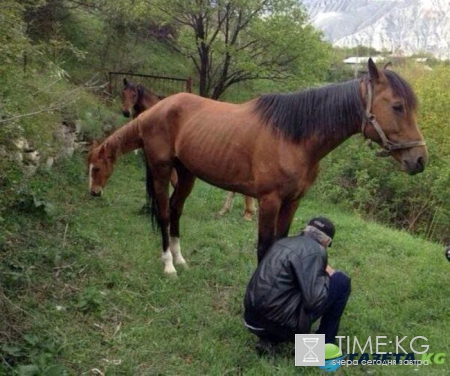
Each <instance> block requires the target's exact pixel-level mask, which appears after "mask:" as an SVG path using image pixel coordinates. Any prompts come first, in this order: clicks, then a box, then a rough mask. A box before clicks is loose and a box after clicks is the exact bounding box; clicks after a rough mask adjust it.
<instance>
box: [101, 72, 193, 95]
mask: <svg viewBox="0 0 450 376" xmlns="http://www.w3.org/2000/svg"><path fill="white" fill-rule="evenodd" d="M124 78H127V79H128V80H129V81H133V82H134V83H136V84H141V85H144V86H145V87H146V88H148V89H150V90H151V91H153V92H154V93H155V94H157V95H164V96H168V95H172V94H176V93H179V92H181V91H185V92H188V93H191V92H192V78H191V77H187V78H181V77H169V76H158V75H151V74H136V73H129V72H128V73H127V72H109V87H108V89H109V94H110V95H111V96H117V95H119V93H120V90H121V89H122V87H123V79H124Z"/></svg>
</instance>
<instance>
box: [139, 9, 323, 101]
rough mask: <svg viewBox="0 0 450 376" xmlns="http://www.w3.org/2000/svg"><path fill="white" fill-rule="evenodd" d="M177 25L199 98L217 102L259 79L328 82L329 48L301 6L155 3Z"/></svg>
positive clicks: (174, 44) (176, 46) (179, 47)
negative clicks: (240, 85) (195, 76)
mask: <svg viewBox="0 0 450 376" xmlns="http://www.w3.org/2000/svg"><path fill="white" fill-rule="evenodd" d="M147 1H149V0H147ZM151 5H152V6H153V9H155V6H156V9H158V10H159V11H160V12H161V15H162V18H161V19H162V20H164V19H165V20H166V21H168V22H174V23H176V26H177V29H178V38H177V39H176V40H173V41H170V40H168V41H167V43H169V44H170V45H171V46H172V47H173V48H174V49H176V50H177V51H179V52H180V53H182V54H183V55H185V56H187V57H188V58H189V59H190V60H191V61H192V62H193V64H194V66H195V70H196V72H197V73H198V85H199V94H200V95H201V96H204V97H211V98H213V99H218V98H219V97H220V96H221V95H222V94H223V93H224V92H225V90H227V89H228V88H229V87H230V86H232V85H234V84H236V83H238V82H243V81H248V80H256V79H270V80H283V79H295V80H296V82H299V83H305V82H307V83H311V82H313V81H318V79H319V77H320V78H322V77H324V74H325V71H326V70H327V69H328V67H329V54H330V47H329V45H328V44H326V43H325V42H323V41H322V35H321V34H320V33H319V32H318V31H316V30H315V29H314V28H313V27H312V26H311V25H310V24H309V23H308V19H307V14H306V11H305V10H304V9H303V8H302V6H301V5H300V4H299V2H298V1H297V0H226V1H223V0H195V1H185V0H153V1H151Z"/></svg>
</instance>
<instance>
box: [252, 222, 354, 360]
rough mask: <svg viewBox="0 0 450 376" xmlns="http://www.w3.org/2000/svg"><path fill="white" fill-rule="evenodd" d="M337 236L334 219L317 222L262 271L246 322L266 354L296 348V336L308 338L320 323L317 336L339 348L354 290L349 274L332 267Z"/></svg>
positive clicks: (278, 246)
mask: <svg viewBox="0 0 450 376" xmlns="http://www.w3.org/2000/svg"><path fill="white" fill-rule="evenodd" d="M334 234H335V228H334V225H333V223H332V222H331V221H330V220H329V219H327V218H324V217H318V218H313V219H311V220H310V221H309V222H308V225H307V226H306V227H305V229H304V230H303V231H302V232H301V233H300V235H298V236H292V237H287V238H283V239H280V240H278V241H276V242H275V243H274V244H273V245H272V247H271V248H270V250H269V251H268V252H267V254H266V256H265V257H264V259H263V260H262V261H261V262H260V264H259V265H258V268H257V269H256V270H255V272H254V274H253V276H252V278H251V280H250V282H249V284H248V286H247V290H246V294H245V300H244V308H245V314H244V318H245V326H246V327H247V328H248V329H249V330H250V331H251V332H252V333H253V334H255V335H257V336H258V337H259V339H260V340H259V343H258V344H257V350H258V352H259V353H260V354H264V353H268V354H270V355H273V354H274V353H275V346H276V345H277V344H279V343H281V342H287V341H290V342H295V334H308V333H309V332H310V330H311V325H312V323H313V322H314V321H316V320H318V319H319V318H320V325H319V328H318V330H317V331H316V333H317V334H325V342H326V343H335V340H336V339H335V337H336V335H337V334H338V330H339V323H340V320H341V316H342V314H343V313H344V309H345V306H346V304H347V300H348V298H349V296H350V290H351V287H350V278H349V277H348V276H347V275H346V274H344V273H342V272H340V271H334V270H333V269H332V268H331V267H330V266H329V265H328V260H327V259H328V257H327V252H326V249H327V247H329V246H331V242H332V240H333V236H334Z"/></svg>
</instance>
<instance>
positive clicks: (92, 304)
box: [76, 286, 103, 313]
mask: <svg viewBox="0 0 450 376" xmlns="http://www.w3.org/2000/svg"><path fill="white" fill-rule="evenodd" d="M102 303H103V296H102V294H101V292H100V291H98V290H97V289H96V288H94V287H92V286H88V287H86V289H85V290H84V291H83V292H82V293H81V294H80V296H79V297H78V303H77V305H76V307H77V308H78V309H79V310H80V311H81V312H83V313H94V312H98V311H100V309H101V306H102Z"/></svg>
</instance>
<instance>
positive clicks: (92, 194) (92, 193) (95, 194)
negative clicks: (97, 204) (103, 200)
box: [91, 191, 102, 197]
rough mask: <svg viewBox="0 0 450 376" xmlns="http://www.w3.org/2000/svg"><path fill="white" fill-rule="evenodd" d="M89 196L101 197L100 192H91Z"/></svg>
mask: <svg viewBox="0 0 450 376" xmlns="http://www.w3.org/2000/svg"><path fill="white" fill-rule="evenodd" d="M91 196H92V197H101V196H102V191H98V192H96V191H91Z"/></svg>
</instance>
